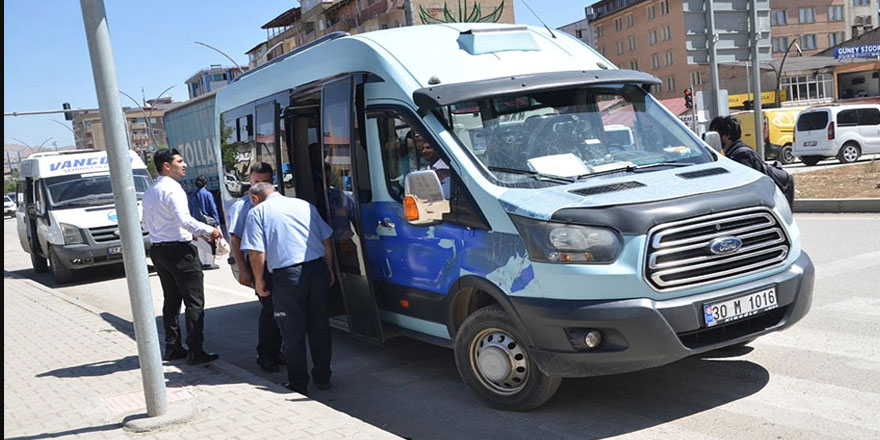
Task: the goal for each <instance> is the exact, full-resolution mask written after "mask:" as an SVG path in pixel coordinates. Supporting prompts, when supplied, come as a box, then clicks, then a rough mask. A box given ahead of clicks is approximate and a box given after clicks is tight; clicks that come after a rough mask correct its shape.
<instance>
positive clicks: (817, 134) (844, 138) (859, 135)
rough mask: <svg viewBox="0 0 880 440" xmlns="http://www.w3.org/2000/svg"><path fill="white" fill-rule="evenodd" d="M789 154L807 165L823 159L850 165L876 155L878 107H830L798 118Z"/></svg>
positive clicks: (878, 149)
mask: <svg viewBox="0 0 880 440" xmlns="http://www.w3.org/2000/svg"><path fill="white" fill-rule="evenodd" d="M792 143H793V146H794V148H793V153H794V155H795V156H797V157H799V158H800V159H801V161H802V162H803V163H805V164H807V165H808V166H813V165H816V164H817V163H818V162H819V161H820V160H822V159H824V158H826V157H837V160H839V161H840V163H852V162H855V161H856V159H858V158H859V156H861V155H862V154H874V153H880V104H859V105H856V104H853V105H831V106H822V107H813V108H809V109H806V110H804V111H802V112H801V114H800V115H798V119H797V126H796V127H795V132H794V140H793V142H792Z"/></svg>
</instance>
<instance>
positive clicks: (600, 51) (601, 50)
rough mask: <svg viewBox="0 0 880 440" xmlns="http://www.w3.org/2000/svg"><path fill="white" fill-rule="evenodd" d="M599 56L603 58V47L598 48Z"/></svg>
mask: <svg viewBox="0 0 880 440" xmlns="http://www.w3.org/2000/svg"><path fill="white" fill-rule="evenodd" d="M599 54H600V55H602V56H603V57H604V56H605V47H600V48H599Z"/></svg>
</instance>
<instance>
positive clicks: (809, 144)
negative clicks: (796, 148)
mask: <svg viewBox="0 0 880 440" xmlns="http://www.w3.org/2000/svg"><path fill="white" fill-rule="evenodd" d="M804 146H805V147H815V146H816V141H806V142H804Z"/></svg>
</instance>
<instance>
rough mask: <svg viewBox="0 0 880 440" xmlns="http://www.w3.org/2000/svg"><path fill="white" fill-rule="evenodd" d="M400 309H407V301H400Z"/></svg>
mask: <svg viewBox="0 0 880 440" xmlns="http://www.w3.org/2000/svg"><path fill="white" fill-rule="evenodd" d="M400 307H403V308H404V309H405V308H407V307H409V301H407V300H405V299H402V300H400Z"/></svg>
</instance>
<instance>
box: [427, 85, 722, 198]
mask: <svg viewBox="0 0 880 440" xmlns="http://www.w3.org/2000/svg"><path fill="white" fill-rule="evenodd" d="M438 113H439V116H440V117H441V119H443V120H444V122H445V123H446V125H447V128H448V129H449V130H450V131H452V132H453V133H454V134H455V136H456V137H457V139H458V141H459V142H460V143H461V144H462V145H463V146H464V147H465V148H467V149H468V150H470V151H471V152H472V153H473V155H474V157H476V159H477V160H478V161H479V162H480V164H481V165H482V166H483V167H485V168H486V169H487V170H488V171H489V172H491V173H492V175H493V176H494V177H495V178H496V179H497V180H498V181H499V182H500V183H501V184H505V185H512V186H526V187H528V186H541V185H540V184H537V185H534V184H530V183H529V182H530V181H531V182H532V183H534V182H535V181H536V180H540V179H536V177H539V178H540V177H542V176H543V177H551V176H552V177H564V178H566V179H568V180H567V181H574V180H575V179H577V178H586V177H589V176H591V175H595V174H599V173H603V174H604V173H608V172H611V171H614V170H632V169H635V168H636V167H640V166H653V165H656V164H664V163H668V164H670V166H674V165H680V164H681V165H683V164H687V163H691V164H697V163H705V162H709V161H711V160H713V159H712V156H711V155H710V153H709V152H708V150H707V149H706V148H704V147H703V146H702V144H701V143H700V142H699V141H698V140H697V139H696V138H695V137H693V135H692V134H691V133H690V132H689V131H688V130H687V129H686V128H685V127H684V126H683V125H682V124H681V123H680V122H679V121H678V120H676V119H675V118H673V117H672V116H670V115H669V114H668V113H667V112H666V111H665V109H663V107H662V106H661V105H660V104H659V103H658V102H657V101H656V100H654V98H652V97H651V96H649V95H648V94H647V93H646V92H645V91H644V90H643V89H642V88H641V87H639V86H636V85H611V86H606V85H603V86H600V87H580V88H569V89H562V90H553V91H538V92H532V93H528V94H522V95H512V96H511V95H508V96H503V97H492V98H487V99H483V100H480V101H472V102H464V103H459V104H453V105H449V106H446V107H443V108H442V109H441V110H440V111H439V112H438ZM565 181H566V180H559V179H557V180H556V182H557V183H558V182H562V183H565Z"/></svg>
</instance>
